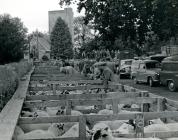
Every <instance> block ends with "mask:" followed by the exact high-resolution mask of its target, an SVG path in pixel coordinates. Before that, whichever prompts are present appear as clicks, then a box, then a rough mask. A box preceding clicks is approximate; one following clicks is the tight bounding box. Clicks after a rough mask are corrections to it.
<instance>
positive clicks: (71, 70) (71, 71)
mask: <svg viewBox="0 0 178 140" xmlns="http://www.w3.org/2000/svg"><path fill="white" fill-rule="evenodd" d="M60 72H61V73H64V74H70V75H71V74H78V73H79V72H77V71H76V70H75V69H74V68H73V67H72V66H66V67H60Z"/></svg>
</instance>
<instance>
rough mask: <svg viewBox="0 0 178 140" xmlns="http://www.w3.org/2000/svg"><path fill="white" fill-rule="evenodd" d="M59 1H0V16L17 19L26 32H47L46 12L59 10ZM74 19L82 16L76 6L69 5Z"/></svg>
mask: <svg viewBox="0 0 178 140" xmlns="http://www.w3.org/2000/svg"><path fill="white" fill-rule="evenodd" d="M58 3H59V0H0V14H4V13H6V14H10V15H11V16H12V17H19V18H20V19H21V21H22V22H23V23H24V25H25V27H27V28H28V32H29V33H31V32H32V31H35V30H38V31H41V32H48V11H53V10H61V7H60V5H59V4H58ZM70 7H71V8H73V12H74V17H76V16H80V15H84V14H83V13H78V12H77V6H76V5H71V6H70Z"/></svg>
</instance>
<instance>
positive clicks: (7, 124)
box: [0, 69, 33, 140]
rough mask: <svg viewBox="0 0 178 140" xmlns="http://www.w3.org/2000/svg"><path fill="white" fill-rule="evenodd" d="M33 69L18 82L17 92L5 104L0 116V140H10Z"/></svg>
mask: <svg viewBox="0 0 178 140" xmlns="http://www.w3.org/2000/svg"><path fill="white" fill-rule="evenodd" d="M32 71H33V69H32V70H31V71H30V72H29V73H28V74H27V75H26V80H25V81H20V82H19V86H18V88H17V90H16V91H15V93H14V95H13V97H12V98H11V100H10V101H9V102H8V103H7V104H6V106H5V107H4V109H3V110H2V112H1V114H0V140H11V139H12V136H13V133H14V130H15V127H16V124H17V121H18V118H19V114H20V112H21V108H22V105H23V102H24V99H25V96H26V92H27V89H28V84H29V81H30V75H31V73H32Z"/></svg>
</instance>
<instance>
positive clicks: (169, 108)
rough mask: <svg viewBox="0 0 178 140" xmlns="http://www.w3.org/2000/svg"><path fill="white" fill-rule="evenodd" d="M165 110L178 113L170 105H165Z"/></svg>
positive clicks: (177, 109)
mask: <svg viewBox="0 0 178 140" xmlns="http://www.w3.org/2000/svg"><path fill="white" fill-rule="evenodd" d="M166 109H167V110H168V111H178V108H175V107H173V106H171V105H169V104H167V103H166Z"/></svg>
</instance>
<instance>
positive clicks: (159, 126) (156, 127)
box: [144, 124, 170, 132]
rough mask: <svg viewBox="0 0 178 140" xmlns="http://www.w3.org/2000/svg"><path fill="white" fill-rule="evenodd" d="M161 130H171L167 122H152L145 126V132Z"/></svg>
mask: <svg viewBox="0 0 178 140" xmlns="http://www.w3.org/2000/svg"><path fill="white" fill-rule="evenodd" d="M161 131H170V129H169V127H167V126H166V125H165V124H152V125H148V126H145V127H144V132H161Z"/></svg>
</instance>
